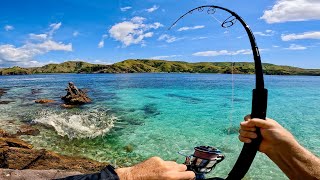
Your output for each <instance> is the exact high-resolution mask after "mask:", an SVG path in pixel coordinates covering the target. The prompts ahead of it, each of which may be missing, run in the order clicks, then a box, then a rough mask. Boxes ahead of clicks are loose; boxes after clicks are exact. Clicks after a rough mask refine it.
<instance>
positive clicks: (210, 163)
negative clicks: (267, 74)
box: [169, 5, 268, 180]
mask: <svg viewBox="0 0 320 180" xmlns="http://www.w3.org/2000/svg"><path fill="white" fill-rule="evenodd" d="M217 9H219V10H222V11H226V12H228V13H230V14H231V16H229V17H228V18H227V19H226V20H224V21H223V23H222V24H221V26H222V27H223V28H229V27H231V26H233V25H234V24H235V23H236V22H237V21H239V22H240V23H241V25H242V26H243V27H244V29H245V31H246V33H247V35H248V38H249V41H250V45H251V50H252V53H253V60H254V65H255V77H256V81H255V89H253V91H252V109H251V118H259V119H266V111H267V99H268V90H267V89H265V87H264V78H263V69H262V63H261V57H260V52H259V48H258V46H257V43H256V40H255V37H254V35H253V33H252V31H251V29H250V27H249V26H248V25H247V24H246V22H245V21H244V20H243V19H242V18H241V17H240V16H239V15H238V14H237V13H235V12H233V11H231V10H229V9H227V8H224V7H220V6H215V5H205V6H199V7H197V8H194V9H192V10H190V11H188V12H187V13H185V14H184V15H182V16H181V17H180V18H179V19H178V20H176V21H175V22H174V23H173V24H172V25H171V26H170V28H169V30H170V29H171V28H172V27H173V26H175V25H176V24H177V23H178V22H179V21H180V20H181V19H183V18H184V17H185V16H187V15H188V14H192V13H193V12H194V11H198V12H207V14H209V15H213V14H215V13H216V11H217ZM256 133H257V135H258V138H256V139H253V140H252V142H251V143H245V144H244V145H243V147H242V150H241V152H240V155H239V157H238V159H237V161H236V163H235V164H234V166H233V168H232V170H231V171H230V172H229V174H228V176H227V178H226V180H234V179H235V180H237V179H242V178H243V177H244V176H245V174H246V173H247V172H248V170H249V168H250V166H251V164H252V162H253V160H254V158H255V156H256V153H257V151H258V149H259V146H260V143H261V141H262V136H261V133H260V129H259V128H257V130H256ZM223 159H224V156H222V154H221V152H220V151H219V150H218V149H216V148H213V147H210V146H199V147H195V153H194V154H193V155H191V156H190V157H187V158H186V164H187V166H188V170H193V171H194V172H195V173H196V175H197V179H204V174H205V173H209V172H210V171H211V170H212V169H213V168H214V167H215V165H216V164H218V163H219V162H221V161H222V160H223ZM211 179H212V180H213V179H223V178H211Z"/></svg>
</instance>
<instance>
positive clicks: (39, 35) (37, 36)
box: [29, 33, 48, 41]
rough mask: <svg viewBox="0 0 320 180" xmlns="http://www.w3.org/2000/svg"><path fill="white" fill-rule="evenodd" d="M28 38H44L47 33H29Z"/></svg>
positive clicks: (46, 36)
mask: <svg viewBox="0 0 320 180" xmlns="http://www.w3.org/2000/svg"><path fill="white" fill-rule="evenodd" d="M29 38H30V39H32V40H39V41H40V40H45V39H47V38H48V35H47V34H33V33H31V34H29Z"/></svg>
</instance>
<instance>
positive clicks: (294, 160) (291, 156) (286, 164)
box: [266, 140, 320, 180]
mask: <svg viewBox="0 0 320 180" xmlns="http://www.w3.org/2000/svg"><path fill="white" fill-rule="evenodd" d="M266 154H267V156H268V157H269V158H270V159H271V160H272V161H273V162H275V163H276V164H277V165H278V166H279V168H280V169H281V170H282V171H283V172H284V173H285V174H286V175H287V176H288V177H289V178H290V179H305V180H307V179H320V159H319V158H318V157H316V156H315V155H313V154H312V153H311V152H309V151H308V150H307V149H305V148H304V147H302V146H301V145H300V144H299V143H298V142H297V141H295V140H294V141H292V142H291V143H290V144H285V145H280V146H279V147H278V148H275V149H273V150H272V151H271V152H269V153H266Z"/></svg>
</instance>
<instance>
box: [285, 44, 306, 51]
mask: <svg viewBox="0 0 320 180" xmlns="http://www.w3.org/2000/svg"><path fill="white" fill-rule="evenodd" d="M284 49H287V50H305V49H307V47H305V46H301V45H297V44H291V45H290V46H289V47H288V48H284Z"/></svg>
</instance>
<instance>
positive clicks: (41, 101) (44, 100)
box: [35, 99, 55, 104]
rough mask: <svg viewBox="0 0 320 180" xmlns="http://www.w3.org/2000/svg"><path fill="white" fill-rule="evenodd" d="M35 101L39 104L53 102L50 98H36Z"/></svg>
mask: <svg viewBox="0 0 320 180" xmlns="http://www.w3.org/2000/svg"><path fill="white" fill-rule="evenodd" d="M35 102H36V103H40V104H47V103H54V102H55V101H54V100H51V99H38V100H36V101H35Z"/></svg>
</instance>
